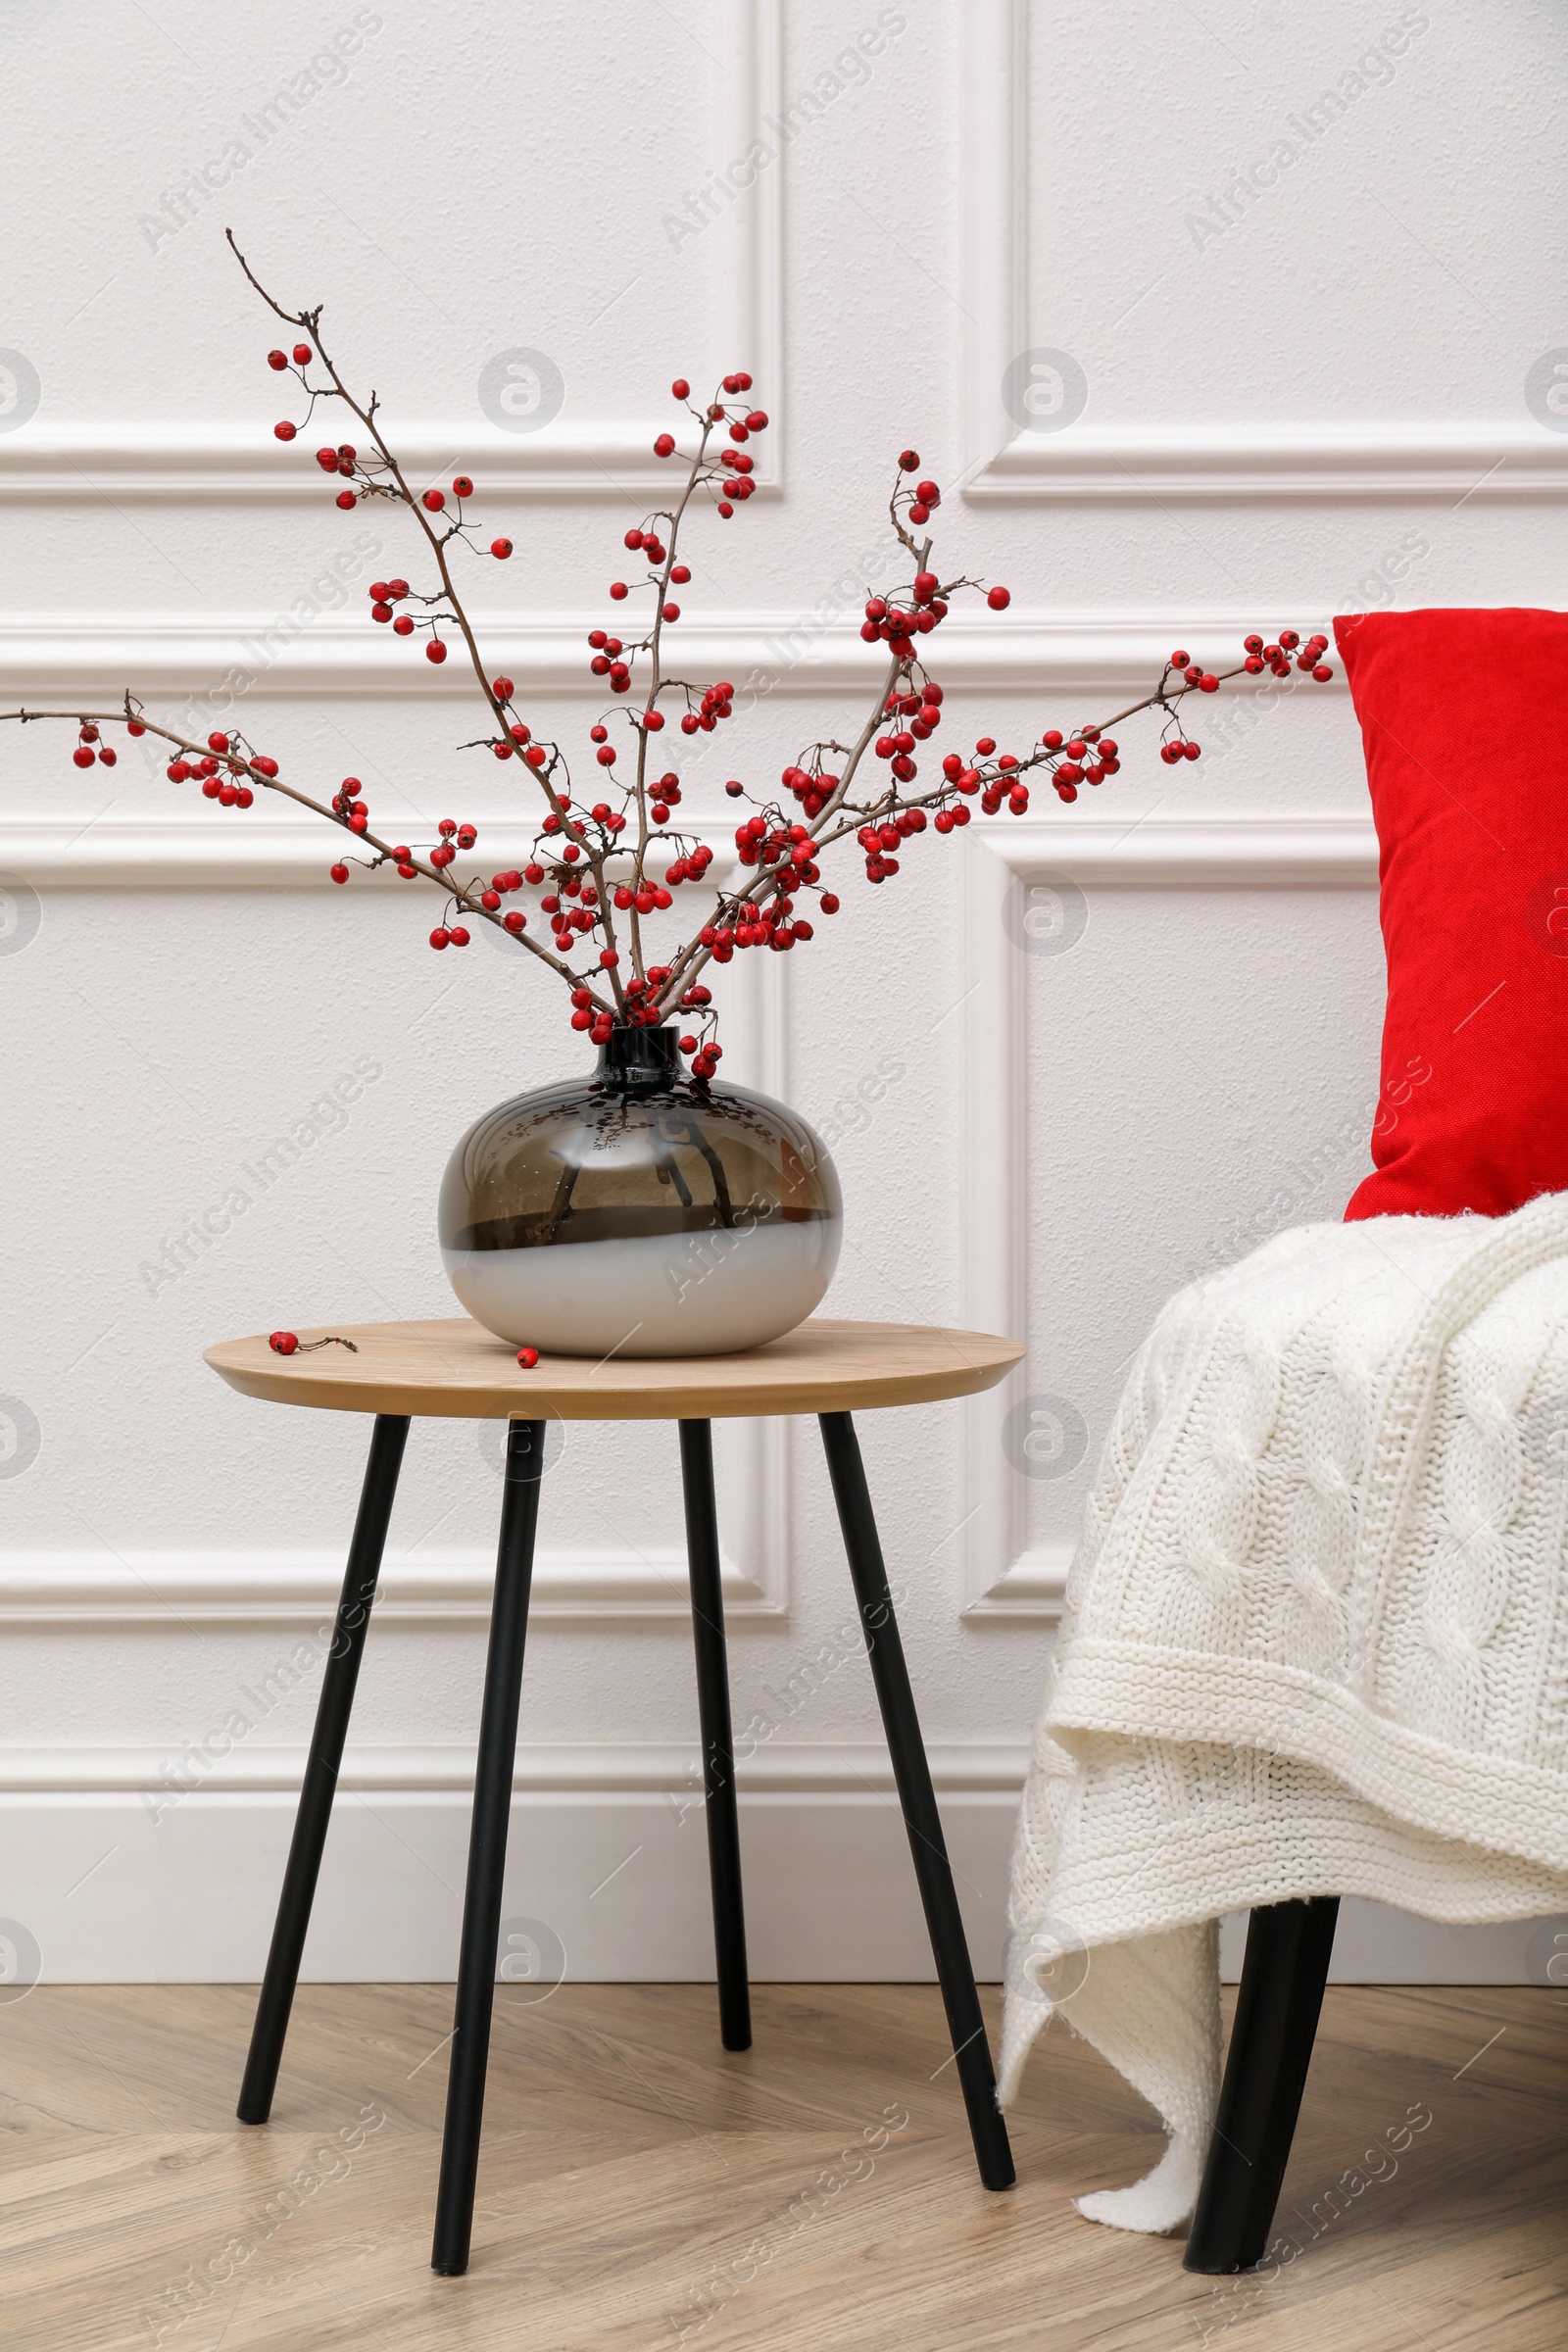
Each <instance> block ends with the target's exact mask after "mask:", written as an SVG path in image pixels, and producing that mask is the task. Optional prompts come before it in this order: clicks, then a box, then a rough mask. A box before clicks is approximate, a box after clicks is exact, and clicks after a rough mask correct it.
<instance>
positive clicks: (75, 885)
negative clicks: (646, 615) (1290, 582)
mask: <svg viewBox="0 0 1568 2352" xmlns="http://www.w3.org/2000/svg"><path fill="white" fill-rule="evenodd" d="M730 821H731V819H730V816H729V815H727V814H725V813H723V812H721V811H717V810H715V811H712V812H708V811H704V810H698V809H694V810H693V811H692V813H691V815H690V817H689V818H688V822H689V823H691V824H693V825H695V826H696V827H697V828H698V830H700V831H706V832H707V833H708V834H710V835H711V836H716V837H718V838H719V839H722V835H723V831H724V829H726V828H727V827H728V825H729V824H730ZM972 831H973V833H974V834H976V835H978V836H979V837H980V838H982V839H985V840H987V841H988V842H990V843H991V845H992V846H993V848H995V849H996V850H997V851H998V854H999V855H1000V856H1002V857H1003V858H1005V860H1006V861H1007V862H1008V864H1009V865H1010V867H1011V869H1012V870H1013V871H1015V872H1018V873H1026V872H1031V871H1033V872H1055V873H1065V874H1070V875H1071V876H1072V877H1073V878H1074V879H1075V880H1076V881H1078V882H1080V883H1098V884H1100V885H1102V886H1103V887H1105V888H1119V889H1127V890H1139V889H1144V890H1202V889H1220V890H1250V889H1280V890H1311V889H1335V890H1340V889H1372V888H1375V887H1376V884H1377V878H1378V846H1377V836H1376V834H1375V832H1374V831H1373V828H1372V822H1371V819H1370V817H1355V816H1333V815H1324V814H1320V813H1319V812H1318V811H1316V810H1306V809H1303V810H1296V811H1285V812H1279V811H1276V812H1271V813H1269V814H1267V815H1256V816H1253V815H1212V814H1198V813H1195V814H1192V815H1187V814H1180V813H1179V814H1174V815H1172V814H1161V813H1155V814H1153V815H1151V816H1144V817H1139V816H1134V815H1127V816H1124V817H1110V816H1098V815H1088V814H1084V813H1081V812H1080V811H1079V810H1077V809H1073V810H1071V811H1067V810H1063V811H1062V812H1061V813H1059V814H1057V813H1054V812H1053V811H1049V810H1048V811H1047V812H1045V813H1044V814H1042V815H1041V816H1038V817H1035V816H1028V817H1022V818H1000V819H998V820H997V821H996V823H995V824H988V823H986V822H983V821H982V822H981V823H979V824H977V825H976V826H974V827H973V828H972ZM480 843H481V848H480V850H479V851H478V852H477V853H476V860H477V862H478V863H480V864H483V865H484V866H486V867H489V866H492V865H500V864H501V863H503V862H510V863H513V864H516V863H520V862H521V861H522V860H523V859H524V858H526V857H527V856H528V855H529V854H530V852H531V849H532V845H533V831H532V828H531V827H525V826H523V825H521V824H519V823H517V822H516V821H515V819H513V820H506V819H503V820H502V821H501V822H499V823H497V822H494V821H490V820H488V819H487V820H485V821H484V822H482V823H481V826H480ZM331 847H332V844H331V837H330V835H329V833H328V831H327V828H326V826H325V825H324V823H322V822H320V821H314V822H313V821H312V820H311V819H309V818H301V819H292V818H278V819H276V820H270V819H269V818H263V819H262V820H261V821H260V822H258V821H256V820H255V819H254V818H253V819H251V820H249V821H248V822H247V823H245V824H244V825H243V826H241V825H238V824H234V823H232V822H229V821H226V812H220V811H218V810H208V809H202V810H200V811H199V812H193V813H192V814H190V815H185V816H167V815H164V814H162V813H159V812H156V811H154V810H151V809H149V810H146V811H144V812H143V811H137V812H134V813H130V814H125V813H114V812H111V813H109V814H106V815H104V816H102V817H98V818H86V819H83V818H60V817H46V816H42V815H29V814H27V813H26V812H25V811H22V812H19V813H17V814H15V815H0V874H5V873H11V874H20V875H22V876H23V877H24V878H25V880H27V881H28V882H30V883H32V884H33V885H34V886H35V887H40V888H54V889H71V890H120V891H130V890H198V889H207V888H215V889H224V890H269V889H277V890H300V889H321V890H328V889H330V888H332V887H333V886H332V883H331V880H330V877H329V873H328V867H329V865H330V863H331V858H330V857H329V855H328V853H329V851H330V850H331ZM727 870H728V867H727V861H724V860H721V859H715V861H714V864H713V867H712V869H711V872H712V876H713V879H714V880H715V881H716V882H722V880H723V879H724V876H725V873H726V872H727ZM357 887H359V888H363V889H375V890H384V891H391V892H394V893H395V892H397V891H398V890H399V889H401V888H402V887H403V885H401V884H400V883H399V882H398V880H397V879H396V877H395V876H389V875H388V874H387V873H386V871H385V870H383V871H382V872H380V873H378V874H374V875H370V874H367V875H364V876H363V877H360V878H359V880H358V883H357ZM770 967H771V959H770ZM770 967H769V968H770ZM774 1017H775V1016H773V1015H769V1018H770V1019H772V1018H774ZM775 1050H777V1049H776V1048H775ZM759 1083H761V1081H759ZM768 1091H770V1092H777V1091H779V1090H778V1088H776V1087H774V1088H771V1089H769V1090H768Z"/></svg>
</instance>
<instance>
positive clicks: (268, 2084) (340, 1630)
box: [238, 1413, 409, 2124]
mask: <svg viewBox="0 0 1568 2352" xmlns="http://www.w3.org/2000/svg"><path fill="white" fill-rule="evenodd" d="M408 1435H409V1424H408V1420H407V1418H400V1417H399V1416H398V1415H396V1414H391V1413H378V1414H377V1415H376V1421H375V1428H374V1430H373V1432H372V1433H371V1437H370V1458H369V1460H368V1462H367V1464H366V1466H365V1484H364V1487H363V1488H362V1489H361V1492H360V1508H359V1514H358V1516H357V1517H356V1519H355V1522H354V1537H353V1541H352V1542H351V1544H349V1558H348V1568H347V1571H346V1573H345V1575H344V1578H343V1593H342V1596H341V1598H340V1599H339V1601H338V1604H337V1621H336V1625H335V1627H334V1630H333V1636H332V1648H331V1652H330V1654H329V1656H328V1658H327V1661H326V1667H325V1671H324V1672H323V1674H322V1676H321V1695H320V1697H319V1700H318V1701H317V1706H316V1729H315V1732H314V1733H313V1734H312V1737H311V1752H310V1755H309V1757H308V1758H307V1761H306V1766H305V1780H304V1783H303V1785H302V1787H301V1789H300V1808H299V1811H298V1813H297V1814H296V1815H295V1817H294V1837H293V1840H292V1842H291V1843H290V1846H289V1849H288V1863H287V1867H286V1868H285V1870H284V1872H283V1891H282V1893H281V1895H280V1896H279V1898H278V1905H277V1921H276V1924H275V1926H274V1927H273V1929H272V1943H271V1949H270V1951H269V1953H268V1955H267V1974H266V1976H265V1977H264V1978H263V1980H262V1997H261V1999H260V2001H259V2002H258V2003H257V2008H256V2023H255V2025H254V2026H253V2027H252V2029H251V2047H250V2056H249V2057H248V2059H247V2060H246V2063H245V2080H244V2082H243V2083H242V2084H241V2086H240V2094H239V2110H238V2113H239V2120H240V2122H241V2123H242V2124H265V2123H266V2121H267V2119H268V2117H269V2115H270V2113H271V2108H272V2093H273V2091H274V2089H275V2088H276V2086H277V2070H278V2065H279V2063H280V2061H281V2059H282V2056H283V2037H284V2035H285V2034H287V2032H288V2019H289V2011H290V2009H291V2008H292V2007H293V2005H294V1987H295V1985H297V1984H298V1982H299V1974H300V1959H301V1956H302V1954H303V1953H304V1950H305V1934H306V1930H307V1929H308V1928H309V1926H310V1924H311V1905H312V1903H313V1901H314V1900H315V1896H316V1881H317V1877H318V1874H319V1871H320V1867H321V1849H322V1847H323V1846H324V1845H325V1843H326V1832H327V1825H328V1823H329V1822H330V1821H331V1818H332V1798H333V1796H334V1795H335V1793H336V1791H337V1776H338V1769H339V1767H340V1766H341V1764H342V1761H343V1742H344V1740H345V1739H346V1738H347V1736H348V1728H349V1716H350V1714H351V1713H352V1711H353V1707H354V1687H355V1685H356V1683H357V1682H358V1681H359V1676H360V1659H361V1656H362V1655H363V1653H364V1649H365V1637H366V1633H367V1631H368V1627H369V1623H370V1604H371V1602H372V1601H373V1600H374V1598H375V1585H376V1579H377V1577H378V1576H379V1575H380V1572H381V1553H382V1550H383V1548H384V1547H385V1544H386V1531H387V1522H388V1521H389V1520H390V1518H391V1516H392V1499H393V1496H394V1495H396V1493H397V1491H398V1471H399V1469H400V1468H401V1466H402V1462H403V1448H404V1446H405V1444H406V1442H407V1440H408Z"/></svg>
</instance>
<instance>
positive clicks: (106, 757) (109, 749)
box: [98, 743, 119, 767]
mask: <svg viewBox="0 0 1568 2352" xmlns="http://www.w3.org/2000/svg"><path fill="white" fill-rule="evenodd" d="M98 757H99V759H100V760H102V761H103V763H104V765H105V767H113V766H114V765H115V764H116V761H117V759H118V757H119V755H118V754H117V753H116V751H115V749H114V746H113V745H112V744H108V743H105V744H101V745H100V746H99V749H98Z"/></svg>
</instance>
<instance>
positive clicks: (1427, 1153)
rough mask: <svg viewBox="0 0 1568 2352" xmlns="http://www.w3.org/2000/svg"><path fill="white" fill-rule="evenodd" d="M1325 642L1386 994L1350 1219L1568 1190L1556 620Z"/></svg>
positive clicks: (1494, 621)
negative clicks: (1359, 786) (1375, 856)
mask: <svg viewBox="0 0 1568 2352" xmlns="http://www.w3.org/2000/svg"><path fill="white" fill-rule="evenodd" d="M1334 635H1335V639H1336V641H1337V643H1338V645H1339V649H1340V655H1341V658H1342V660H1343V661H1344V662H1345V666H1346V672H1347V675H1348V678H1349V683H1350V692H1351V695H1352V696H1353V697H1354V701H1355V712H1356V716H1357V717H1358V718H1359V720H1360V722H1361V736H1362V740H1363V742H1364V744H1365V746H1366V767H1367V779H1368V782H1369V783H1370V785H1371V788H1372V813H1373V816H1374V817H1375V819H1376V820H1377V828H1378V842H1379V846H1380V852H1381V857H1380V863H1379V874H1380V878H1381V888H1382V899H1381V911H1382V918H1383V944H1384V951H1385V954H1386V956H1387V958H1388V969H1389V1001H1388V1010H1387V1013H1386V1014H1385V1017H1384V1024H1383V1082H1382V1094H1381V1098H1380V1101H1379V1104H1378V1111H1377V1116H1376V1118H1375V1119H1374V1122H1373V1129H1372V1158H1373V1161H1374V1163H1375V1173H1374V1174H1373V1175H1371V1176H1369V1177H1367V1179H1366V1181H1365V1183H1364V1184H1362V1185H1360V1186H1359V1187H1358V1188H1357V1190H1356V1193H1355V1195H1354V1197H1353V1199H1352V1200H1351V1201H1350V1205H1349V1207H1348V1209H1347V1210H1346V1212H1345V1213H1346V1215H1347V1217H1381V1216H1424V1217H1449V1216H1454V1215H1456V1214H1457V1213H1458V1212H1459V1210H1461V1209H1466V1208H1470V1209H1477V1210H1479V1211H1480V1212H1481V1214H1482V1215H1483V1216H1489V1217H1500V1216H1505V1215H1506V1214H1507V1213H1508V1211H1509V1210H1510V1209H1514V1208H1518V1207H1520V1206H1521V1205H1522V1204H1523V1203H1524V1202H1525V1201H1530V1200H1533V1199H1534V1198H1535V1196H1536V1195H1537V1194H1538V1193H1558V1192H1565V1191H1568V614H1565V613H1535V612H1530V611H1528V610H1523V609H1518V610H1514V609H1507V608H1504V609H1500V610H1495V611H1490V612H1452V613H1447V612H1433V613H1360V614H1350V615H1348V616H1343V617H1341V618H1340V619H1338V620H1336V621H1335V623H1334Z"/></svg>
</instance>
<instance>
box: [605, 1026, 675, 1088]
mask: <svg viewBox="0 0 1568 2352" xmlns="http://www.w3.org/2000/svg"><path fill="white" fill-rule="evenodd" d="M680 1074H681V1064H680V1051H679V1046H678V1042H677V1040H676V1036H675V1032H674V1030H673V1029H666V1028H658V1029H612V1031H611V1033H610V1035H609V1037H608V1038H607V1039H606V1040H605V1042H604V1044H603V1045H602V1046H601V1047H600V1049H599V1068H598V1071H597V1073H596V1075H597V1077H598V1080H599V1083H600V1085H601V1086H614V1087H645V1086H673V1085H674V1083H675V1081H676V1080H677V1079H678V1078H679V1076H680Z"/></svg>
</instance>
